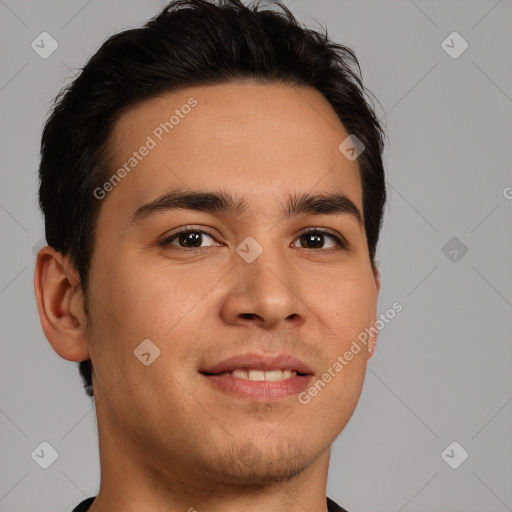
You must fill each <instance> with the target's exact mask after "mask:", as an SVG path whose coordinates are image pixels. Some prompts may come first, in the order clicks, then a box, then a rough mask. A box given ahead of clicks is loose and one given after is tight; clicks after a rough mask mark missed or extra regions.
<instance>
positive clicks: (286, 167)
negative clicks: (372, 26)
mask: <svg viewBox="0 0 512 512" xmlns="http://www.w3.org/2000/svg"><path fill="white" fill-rule="evenodd" d="M275 6H276V7H277V8H278V9H263V8H261V6H260V7H251V8H249V7H246V6H244V5H243V4H242V3H241V2H239V1H238V0H230V1H226V2H223V3H221V4H220V5H219V4H214V3H210V2H207V1H203V0H190V1H188V0H178V1H175V2H171V3H170V4H169V5H168V6H167V7H166V8H165V9H164V10H163V11H162V13H161V14H160V15H158V16H157V17H155V18H154V19H152V20H150V21H149V22H148V23H147V24H146V25H145V26H144V27H143V28H140V29H134V30H129V31H126V32H123V33H120V34H117V35H115V36H113V37H111V38H110V39H109V40H108V41H107V42H106V43H105V44H104V45H103V46H102V47H101V48H100V50H99V51H98V52H97V53H96V54H95V55H94V56H93V57H92V59H91V60H90V61H89V62H88V63H87V65H86V66H85V67H84V69H83V71H82V72H81V74H80V75H79V76H78V77H77V78H76V79H75V81H74V82H73V83H72V84H71V85H70V86H69V87H68V89H67V90H66V91H64V93H63V94H62V95H61V96H60V97H59V102H58V104H57V105H56V107H55V109H54V111H53V112H52V115H51V116H50V118H49V119H48V121H47V123H46V126H45V128H44V132H43V137H42V150H41V165H40V179H41V182H40V204H41V207H42V210H43V213H44V215H45V228H46V239H47V242H48V246H47V247H44V248H43V249H41V250H40V252H39V254H38V258H37V264H36V271H35V293H36V297H37V303H38V309H39V314H40V318H41V323H42V327H43V330H44V333H45V335H46V337H47V338H48V340H49V342H50V343H51V345H52V347H53V348H54V350H55V351H56V352H57V354H59V355H60V356H61V357H63V358H64V359H67V360H70V361H77V362H80V371H81V374H82V377H83V379H84V384H85V386H86V391H87V393H88V394H89V395H90V396H94V397H95V403H96V412H97V418H98V433H99V449H100V461H101V484H100V489H99V492H98V495H97V496H96V497H95V498H94V497H92V498H89V499H87V500H85V501H84V502H82V503H81V504H80V505H79V506H77V507H76V508H75V512H81V511H85V510H89V511H90V512H101V511H103V512H107V511H108V512H121V511H122V512H135V511H144V512H164V511H165V512H171V511H178V510H188V511H194V510H198V511H201V510H204V511H209V512H216V511H219V512H220V511H222V512H234V511H240V510H255V509H258V510H265V511H283V512H284V511H290V512H291V511H304V510H305V511H310V512H325V511H326V510H327V511H329V512H333V511H340V510H341V511H342V510H343V509H342V508H341V507H340V506H338V505H337V504H336V503H334V501H332V500H330V499H329V498H326V486H327V474H328V466H329V456H330V446H331V444H332V443H333V441H334V440H335V439H336V437H337V436H338V435H339V433H340V432H341V431H342V429H343V428H344V427H345V425H346V424H347V422H348V421H349V419H350V417H351V415H352V413H353V411H354V409H355V406H356V404H357V401H358V399H359V395H360V392H361V388H362V385H363V381H364V375H365V370H366V364H367V360H368V359H369V358H370V357H371V354H372V352H373V350H374V348H375V343H376V339H377V336H376V333H375V330H374V329H373V330H372V326H373V325H374V324H375V322H376V309H377V298H378V293H379V288H380V280H379V279H380V278H379V272H378V270H377V268H376V265H375V252H376V246H377V241H378V237H379V231H380V227H381V222H382V214H383V208H384V204H385V199H386V192H385V184H384V170H383V166H382V160H381V154H382V150H383V133H382V130H381V127H380V126H379V123H378V121H377V119H376V117H375V115H374V112H373V110H372V108H371V107H370V106H369V104H368V103H367V101H366V100H365V89H364V88H363V85H362V83H361V81H360V77H359V75H358V73H357V72H356V69H357V68H358V63H357V59H356V57H355V55H354V54H353V53H352V52H351V50H349V49H348V48H346V47H343V46H341V45H336V44H334V43H332V42H331V41H330V40H329V39H328V38H327V35H321V34H319V33H316V32H314V31H311V30H307V29H305V28H303V27H301V26H300V25H299V24H298V23H297V21H296V20H295V18H294V17H293V16H292V14H291V13H290V12H289V10H288V9H287V8H286V7H285V6H282V5H279V4H275ZM368 329H370V330H368ZM364 332H370V335H369V336H366V337H361V333H364ZM357 340H359V341H358V343H357V344H356V345H354V343H355V341H357ZM356 346H357V349H356V348H355V347H356ZM350 354H351V355H350ZM362 485H364V482H362Z"/></svg>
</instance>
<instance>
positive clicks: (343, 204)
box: [130, 190, 363, 226]
mask: <svg viewBox="0 0 512 512" xmlns="http://www.w3.org/2000/svg"><path fill="white" fill-rule="evenodd" d="M247 206H248V202H247V200H246V199H245V198H241V197H238V196H235V195H233V194H232V193H230V192H228V191H225V190H219V191H184V190H174V191H171V192H169V193H166V194H165V195H163V196H161V197H159V198H157V199H155V200H154V201H151V202H149V203H146V204H144V205H142V206H141V207H140V208H138V209H137V210H136V211H135V213H134V214H133V215H132V216H131V219H130V222H131V223H132V224H135V223H137V222H138V221H140V220H142V219H145V218H148V217H150V216H152V215H154V214H157V213H161V212H167V211H170V210H174V209H178V208H182V209H186V210H193V211H198V212H206V213H212V214H225V215H229V216H240V215H242V214H243V213H244V212H245V211H246V210H247ZM338 214H345V215H349V216H351V217H353V218H354V219H355V220H357V222H358V223H359V224H360V225H361V226H362V225H363V216H362V214H361V212H360V211H359V208H358V207H357V206H356V205H355V204H354V203H353V201H352V200H351V199H349V198H348V197H347V196H346V195H345V194H344V193H342V192H322V193H316V194H312V193H305V194H291V195H290V196H289V197H288V199H287V201H286V202H285V203H284V204H282V205H281V215H282V216H283V217H285V218H290V217H293V216H298V215H338Z"/></svg>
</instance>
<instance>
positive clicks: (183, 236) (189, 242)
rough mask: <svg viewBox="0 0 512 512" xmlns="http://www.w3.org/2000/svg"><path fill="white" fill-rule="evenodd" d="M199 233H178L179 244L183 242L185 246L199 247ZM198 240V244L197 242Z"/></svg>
mask: <svg viewBox="0 0 512 512" xmlns="http://www.w3.org/2000/svg"><path fill="white" fill-rule="evenodd" d="M201 237H202V235H201V233H197V232H195V231H189V232H187V233H180V235H179V242H180V245H182V244H185V245H186V246H187V247H201ZM198 242H199V245H197V243H198Z"/></svg>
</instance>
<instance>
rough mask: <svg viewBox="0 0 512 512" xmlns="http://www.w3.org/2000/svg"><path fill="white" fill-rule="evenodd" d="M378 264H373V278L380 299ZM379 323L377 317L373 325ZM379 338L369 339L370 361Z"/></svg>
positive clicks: (371, 337)
mask: <svg viewBox="0 0 512 512" xmlns="http://www.w3.org/2000/svg"><path fill="white" fill-rule="evenodd" d="M378 264H379V262H378V261H376V262H372V270H373V277H374V279H375V288H376V289H377V298H378V297H379V293H380V272H379V269H378ZM376 323H377V317H375V322H374V324H373V325H376ZM377 338H378V334H375V335H374V334H373V332H372V334H371V335H370V337H369V339H368V352H367V354H368V360H370V359H371V358H372V356H373V354H374V353H375V346H376V345H377Z"/></svg>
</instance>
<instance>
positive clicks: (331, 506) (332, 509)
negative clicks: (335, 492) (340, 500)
mask: <svg viewBox="0 0 512 512" xmlns="http://www.w3.org/2000/svg"><path fill="white" fill-rule="evenodd" d="M327 510H328V511H329V512H348V511H347V510H345V509H344V508H342V507H340V506H339V505H338V504H337V503H336V502H335V501H333V500H331V498H329V497H327Z"/></svg>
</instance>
